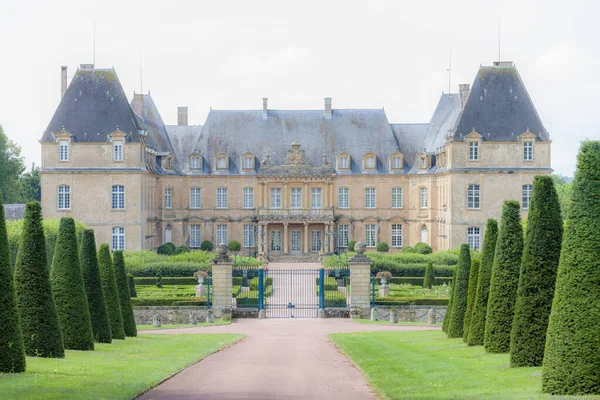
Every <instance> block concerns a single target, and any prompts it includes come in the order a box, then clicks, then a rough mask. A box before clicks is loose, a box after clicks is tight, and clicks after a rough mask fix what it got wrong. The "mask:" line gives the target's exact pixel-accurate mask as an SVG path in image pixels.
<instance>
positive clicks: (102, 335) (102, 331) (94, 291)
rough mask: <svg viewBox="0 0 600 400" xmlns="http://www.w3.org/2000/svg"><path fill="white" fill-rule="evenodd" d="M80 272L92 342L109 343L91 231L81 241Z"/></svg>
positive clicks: (105, 312) (100, 281)
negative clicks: (85, 295) (92, 337)
mask: <svg viewBox="0 0 600 400" xmlns="http://www.w3.org/2000/svg"><path fill="white" fill-rule="evenodd" d="M80 254H81V256H80V261H81V272H82V273H83V282H84V284H85V293H86V294H87V301H88V308H89V310H90V318H91V320H92V333H93V335H94V340H95V341H96V342H99V343H111V342H112V333H111V331H110V322H109V321H108V312H107V311H106V302H105V301H104V292H103V291H102V280H101V279H100V268H99V267H98V256H97V254H96V239H95V237H94V230H93V229H86V230H85V231H84V232H83V237H82V239H81V253H80Z"/></svg>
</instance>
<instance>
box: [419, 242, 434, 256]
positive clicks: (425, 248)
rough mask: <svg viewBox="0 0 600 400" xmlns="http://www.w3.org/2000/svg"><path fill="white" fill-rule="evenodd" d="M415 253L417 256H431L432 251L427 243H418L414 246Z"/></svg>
mask: <svg viewBox="0 0 600 400" xmlns="http://www.w3.org/2000/svg"><path fill="white" fill-rule="evenodd" d="M415 252H416V253H419V254H431V253H432V252H433V249H432V248H431V246H430V245H428V244H427V243H423V242H419V243H417V244H415Z"/></svg>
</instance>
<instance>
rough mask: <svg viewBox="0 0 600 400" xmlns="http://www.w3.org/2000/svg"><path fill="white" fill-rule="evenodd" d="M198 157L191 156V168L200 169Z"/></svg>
mask: <svg viewBox="0 0 600 400" xmlns="http://www.w3.org/2000/svg"><path fill="white" fill-rule="evenodd" d="M200 160H201V158H200V157H192V169H200Z"/></svg>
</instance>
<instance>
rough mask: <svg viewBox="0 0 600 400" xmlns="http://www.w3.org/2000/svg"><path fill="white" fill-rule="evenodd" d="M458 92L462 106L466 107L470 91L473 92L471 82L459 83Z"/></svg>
mask: <svg viewBox="0 0 600 400" xmlns="http://www.w3.org/2000/svg"><path fill="white" fill-rule="evenodd" d="M458 93H460V108H461V109H463V108H465V104H466V103H467V99H468V98H469V93H471V85H470V84H469V83H461V84H459V85H458Z"/></svg>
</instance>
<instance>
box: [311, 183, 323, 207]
mask: <svg viewBox="0 0 600 400" xmlns="http://www.w3.org/2000/svg"><path fill="white" fill-rule="evenodd" d="M322 194H323V193H322V191H321V188H312V189H311V190H310V208H323V196H322Z"/></svg>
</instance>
